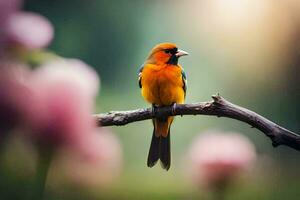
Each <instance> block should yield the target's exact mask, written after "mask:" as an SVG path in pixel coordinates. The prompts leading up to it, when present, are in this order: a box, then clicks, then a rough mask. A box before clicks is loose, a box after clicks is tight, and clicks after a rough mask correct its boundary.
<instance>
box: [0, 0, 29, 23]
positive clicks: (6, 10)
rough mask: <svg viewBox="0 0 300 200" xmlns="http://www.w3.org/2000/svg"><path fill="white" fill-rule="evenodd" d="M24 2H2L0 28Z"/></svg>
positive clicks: (1, 0) (4, 0) (8, 0)
mask: <svg viewBox="0 0 300 200" xmlns="http://www.w3.org/2000/svg"><path fill="white" fill-rule="evenodd" d="M22 3H23V1H22V0H0V26H1V27H2V25H3V23H4V22H5V21H6V20H7V18H8V17H9V16H10V15H11V14H13V13H14V12H16V11H18V10H19V9H20V8H21V6H22Z"/></svg>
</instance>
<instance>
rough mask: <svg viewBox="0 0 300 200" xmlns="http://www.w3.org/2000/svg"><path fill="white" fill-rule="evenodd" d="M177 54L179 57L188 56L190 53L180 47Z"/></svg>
mask: <svg viewBox="0 0 300 200" xmlns="http://www.w3.org/2000/svg"><path fill="white" fill-rule="evenodd" d="M175 55H176V56H177V57H178V58H179V57H181V56H187V55H189V53H188V52H186V51H183V50H180V49H178V51H177V52H176V54H175Z"/></svg>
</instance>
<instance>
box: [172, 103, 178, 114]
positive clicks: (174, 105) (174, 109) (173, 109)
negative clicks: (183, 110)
mask: <svg viewBox="0 0 300 200" xmlns="http://www.w3.org/2000/svg"><path fill="white" fill-rule="evenodd" d="M176 106H177V104H176V103H173V104H172V112H171V113H172V115H173V116H174V115H176Z"/></svg>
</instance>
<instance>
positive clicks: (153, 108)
mask: <svg viewBox="0 0 300 200" xmlns="http://www.w3.org/2000/svg"><path fill="white" fill-rule="evenodd" d="M151 112H152V116H153V117H156V116H157V106H156V105H154V104H152V111H151Z"/></svg>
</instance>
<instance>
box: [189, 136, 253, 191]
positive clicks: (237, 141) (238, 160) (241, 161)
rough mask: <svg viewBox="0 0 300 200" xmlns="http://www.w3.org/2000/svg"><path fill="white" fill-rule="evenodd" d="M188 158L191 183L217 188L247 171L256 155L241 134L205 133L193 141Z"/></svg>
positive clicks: (249, 143)
mask: <svg viewBox="0 0 300 200" xmlns="http://www.w3.org/2000/svg"><path fill="white" fill-rule="evenodd" d="M188 158H189V160H190V163H191V168H192V169H191V171H192V177H193V180H194V182H196V183H197V184H199V185H202V186H208V187H218V186H220V184H225V183H226V182H228V181H230V180H231V179H234V178H235V177H236V176H237V175H239V174H240V173H241V172H245V170H247V169H249V168H250V167H251V165H252V164H253V161H254V160H255V158H256V153H255V148H254V146H253V144H252V143H251V142H250V141H249V140H248V139H247V138H246V137H244V136H243V135H241V134H237V133H219V132H206V133H203V134H201V135H199V136H198V137H197V138H196V139H195V140H194V142H193V144H192V145H191V147H190V150H189V154H188Z"/></svg>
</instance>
